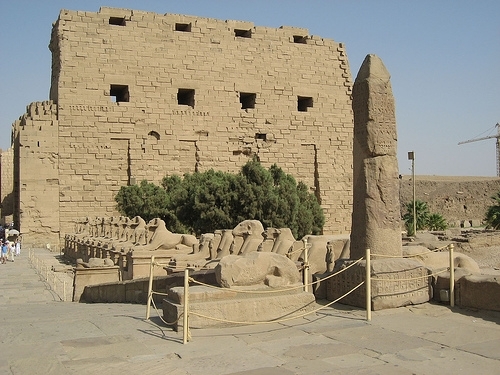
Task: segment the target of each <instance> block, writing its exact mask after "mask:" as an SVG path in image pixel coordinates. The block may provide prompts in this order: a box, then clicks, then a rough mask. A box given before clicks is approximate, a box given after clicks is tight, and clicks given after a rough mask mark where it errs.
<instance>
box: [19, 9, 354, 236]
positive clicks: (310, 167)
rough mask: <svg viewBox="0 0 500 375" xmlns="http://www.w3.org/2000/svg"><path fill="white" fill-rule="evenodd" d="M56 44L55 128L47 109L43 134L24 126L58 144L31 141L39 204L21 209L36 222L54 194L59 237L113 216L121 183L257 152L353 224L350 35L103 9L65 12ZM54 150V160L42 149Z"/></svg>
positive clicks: (232, 163)
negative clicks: (83, 222)
mask: <svg viewBox="0 0 500 375" xmlns="http://www.w3.org/2000/svg"><path fill="white" fill-rule="evenodd" d="M50 48H51V51H52V55H53V63H52V86H51V90H50V99H51V100H52V101H53V103H55V104H56V105H57V115H55V114H54V113H52V114H51V115H50V116H49V117H51V118H52V120H50V121H56V122H57V127H54V128H53V129H52V130H54V131H55V132H49V133H46V129H47V127H48V126H47V125H46V124H45V122H46V121H49V120H48V119H40V120H36V121H43V122H44V126H43V129H44V130H42V132H40V131H39V130H37V128H36V127H33V126H32V127H29V126H24V127H23V128H22V130H21V131H20V134H21V135H22V134H24V135H22V137H25V139H35V138H36V137H42V133H43V134H50V135H49V137H50V138H51V140H50V142H53V143H51V144H50V145H49V144H47V145H45V144H43V145H41V146H40V147H39V148H43V150H44V151H43V155H44V156H41V154H37V153H36V152H34V149H33V146H31V149H30V150H29V151H28V150H24V151H22V152H21V154H20V156H21V158H22V159H24V160H25V163H28V164H29V160H34V164H33V166H32V167H30V168H38V169H39V170H40V171H42V175H39V176H38V177H39V178H38V179H37V181H33V180H30V179H29V174H26V173H23V176H22V179H21V181H22V184H23V186H24V185H25V184H26V186H25V189H26V192H25V193H24V195H25V196H26V195H27V194H28V193H27V192H28V191H29V192H30V193H29V194H28V195H30V196H31V198H30V202H31V203H30V204H29V205H30V206H32V205H35V206H36V205H38V206H37V207H38V208H37V209H34V208H33V211H34V212H35V213H34V214H32V213H27V212H26V210H23V218H24V220H27V222H29V223H33V224H34V223H35V222H36V221H37V220H35V219H34V217H32V216H37V215H38V216H43V213H42V211H43V210H42V209H41V206H39V203H35V202H36V201H37V200H40V199H41V198H42V193H41V191H45V193H43V194H49V193H48V192H47V190H50V194H54V196H52V195H51V199H50V201H51V202H52V201H54V203H55V204H56V205H57V206H58V207H57V209H58V213H59V215H58V216H59V217H58V220H59V224H55V223H54V224H53V225H54V227H52V223H51V228H50V231H51V232H52V231H53V232H60V233H61V236H63V235H64V233H67V232H69V231H72V230H73V221H74V220H75V218H78V217H82V216H94V215H112V214H116V210H115V202H114V196H115V194H116V192H117V191H118V190H119V188H120V186H123V185H126V184H131V183H134V182H139V181H141V180H142V179H147V180H149V181H152V182H156V183H157V182H159V181H161V179H162V178H163V177H164V176H165V175H168V174H183V173H186V172H194V171H205V170H208V169H210V168H214V169H218V170H224V171H231V172H236V171H238V170H239V168H240V167H241V166H242V165H243V164H244V163H245V162H246V161H247V160H249V158H251V157H252V156H254V155H257V156H258V157H259V159H260V161H261V162H262V164H263V165H264V166H265V167H269V166H270V165H272V164H274V163H276V164H277V165H278V166H280V167H282V168H283V169H284V170H285V172H287V173H291V174H292V175H294V176H295V177H296V178H297V179H298V180H302V181H304V182H305V183H306V184H307V185H308V186H310V188H311V191H312V192H314V193H315V194H316V195H317V196H318V197H319V199H320V201H321V204H322V206H323V208H324V210H325V214H326V225H325V228H324V230H325V232H327V233H345V232H347V231H349V230H350V222H351V205H352V139H353V115H352V109H351V88H352V82H351V76H350V70H349V66H348V61H347V57H346V54H345V50H344V47H343V45H342V44H341V43H337V42H335V41H333V40H328V39H322V38H319V37H316V36H309V35H308V31H307V30H306V29H300V28H292V27H282V28H277V29H276V28H267V27H258V26H254V25H253V23H251V22H241V21H222V20H217V19H208V18H199V17H191V16H183V15H174V14H166V15H161V14H155V13H150V12H141V11H132V10H126V9H113V8H101V10H100V11H99V12H82V11H67V10H63V11H61V13H60V15H59V19H58V21H57V22H56V23H55V24H54V26H53V31H52V39H51V43H50ZM242 93H243V94H242ZM248 94H249V95H248ZM115 98H116V100H115ZM242 102H243V103H242ZM242 106H244V107H248V108H245V109H242ZM299 107H300V108H299ZM299 109H300V110H299ZM54 116H56V117H55V118H57V120H54ZM25 117H26V115H25ZM28 120H29V116H28V117H26V121H28ZM28 122H29V121H28ZM43 136H44V137H45V135H43ZM21 143H22V142H21ZM21 148H25V145H24V143H22V146H21ZM36 149H37V148H35V150H36ZM52 152H54V153H55V155H57V158H56V159H57V163H56V162H55V161H54V162H52V161H48V163H46V162H47V160H45V162H43V161H42V159H40V158H46V157H47V156H46V155H49V154H51V153H52ZM56 165H57V167H58V168H57V169H55V167H56ZM53 174H54V176H52V175H53ZM44 175H47V176H44ZM42 177H44V178H42ZM52 177H53V178H54V179H55V178H56V177H57V181H58V185H57V187H56V186H55V185H54V184H53V181H54V180H53V179H52ZM40 184H42V185H44V186H43V189H45V190H41V191H38V189H39V188H40V186H39V185H40ZM35 190H36V191H38V193H35ZM55 194H57V198H56V196H55ZM26 202H27V201H25V203H24V204H25V205H26V204H27V203H26ZM38 202H39V201H38ZM24 220H23V224H22V225H23V226H24ZM29 225H30V229H31V225H32V224H29Z"/></svg>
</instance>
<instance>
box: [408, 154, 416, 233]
mask: <svg viewBox="0 0 500 375" xmlns="http://www.w3.org/2000/svg"><path fill="white" fill-rule="evenodd" d="M408 160H411V176H412V180H413V236H414V237H416V236H417V208H416V206H417V204H416V202H415V152H414V151H410V152H408Z"/></svg>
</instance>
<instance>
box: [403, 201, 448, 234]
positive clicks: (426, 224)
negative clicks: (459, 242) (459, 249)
mask: <svg viewBox="0 0 500 375" xmlns="http://www.w3.org/2000/svg"><path fill="white" fill-rule="evenodd" d="M415 216H416V219H417V223H416V224H417V225H416V227H417V228H416V229H417V230H424V229H429V230H445V229H446V228H447V224H446V220H445V219H444V218H443V216H441V215H440V214H436V213H432V214H431V213H430V212H429V207H428V206H427V203H425V202H422V201H419V200H416V201H415ZM403 220H404V222H405V228H406V231H407V233H408V235H409V236H414V235H415V233H413V201H412V202H409V203H407V204H406V213H405V214H404V215H403Z"/></svg>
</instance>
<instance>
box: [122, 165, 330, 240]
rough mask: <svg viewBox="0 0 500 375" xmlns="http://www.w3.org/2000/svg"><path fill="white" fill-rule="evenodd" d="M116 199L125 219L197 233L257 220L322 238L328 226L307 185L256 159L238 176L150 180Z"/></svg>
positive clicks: (124, 190) (194, 175)
mask: <svg viewBox="0 0 500 375" xmlns="http://www.w3.org/2000/svg"><path fill="white" fill-rule="evenodd" d="M115 199H116V202H117V208H118V211H119V212H120V213H122V214H124V215H126V216H129V217H132V216H136V215H139V216H141V217H143V218H144V219H145V220H149V219H150V218H153V217H159V218H161V219H163V220H164V221H165V224H166V225H167V228H169V229H170V230H171V231H174V232H179V233H195V234H197V235H200V234H201V233H211V232H213V231H214V230H216V229H229V228H234V227H235V226H236V225H237V224H238V223H239V222H241V221H243V220H246V219H253V220H259V221H261V222H262V224H263V225H264V227H276V228H283V227H288V228H290V229H291V230H292V232H293V234H294V236H295V237H296V238H302V237H303V236H304V235H306V234H321V233H322V230H323V225H324V222H325V218H324V215H323V210H322V209H321V206H320V205H319V203H318V200H317V199H316V197H315V196H314V195H313V194H311V193H310V192H309V191H308V188H307V186H306V185H305V184H303V183H302V182H299V183H298V184H297V182H296V181H295V179H294V178H293V176H291V175H288V174H286V173H285V172H284V171H283V170H282V169H281V168H279V167H278V166H276V165H273V166H271V167H270V168H269V170H266V169H265V168H264V167H262V165H261V164H260V163H259V162H258V161H257V160H252V161H249V162H248V163H246V164H245V165H244V166H243V167H242V168H241V170H240V172H239V173H237V174H231V173H226V172H220V171H214V170H209V171H206V172H203V173H198V172H196V173H192V174H189V173H188V174H185V175H184V177H183V178H182V179H181V178H180V177H179V176H167V177H164V178H163V180H162V183H161V187H160V186H156V185H154V184H151V183H148V182H147V181H142V182H141V184H140V185H139V186H137V185H134V186H123V187H122V188H121V189H120V191H119V192H118V194H117V195H116V197H115ZM152 215H153V216H152ZM154 215H156V216H154Z"/></svg>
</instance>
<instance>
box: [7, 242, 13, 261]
mask: <svg viewBox="0 0 500 375" xmlns="http://www.w3.org/2000/svg"><path fill="white" fill-rule="evenodd" d="M14 251H15V248H14V243H13V242H12V241H7V252H8V256H9V260H10V261H11V262H13V261H14Z"/></svg>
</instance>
